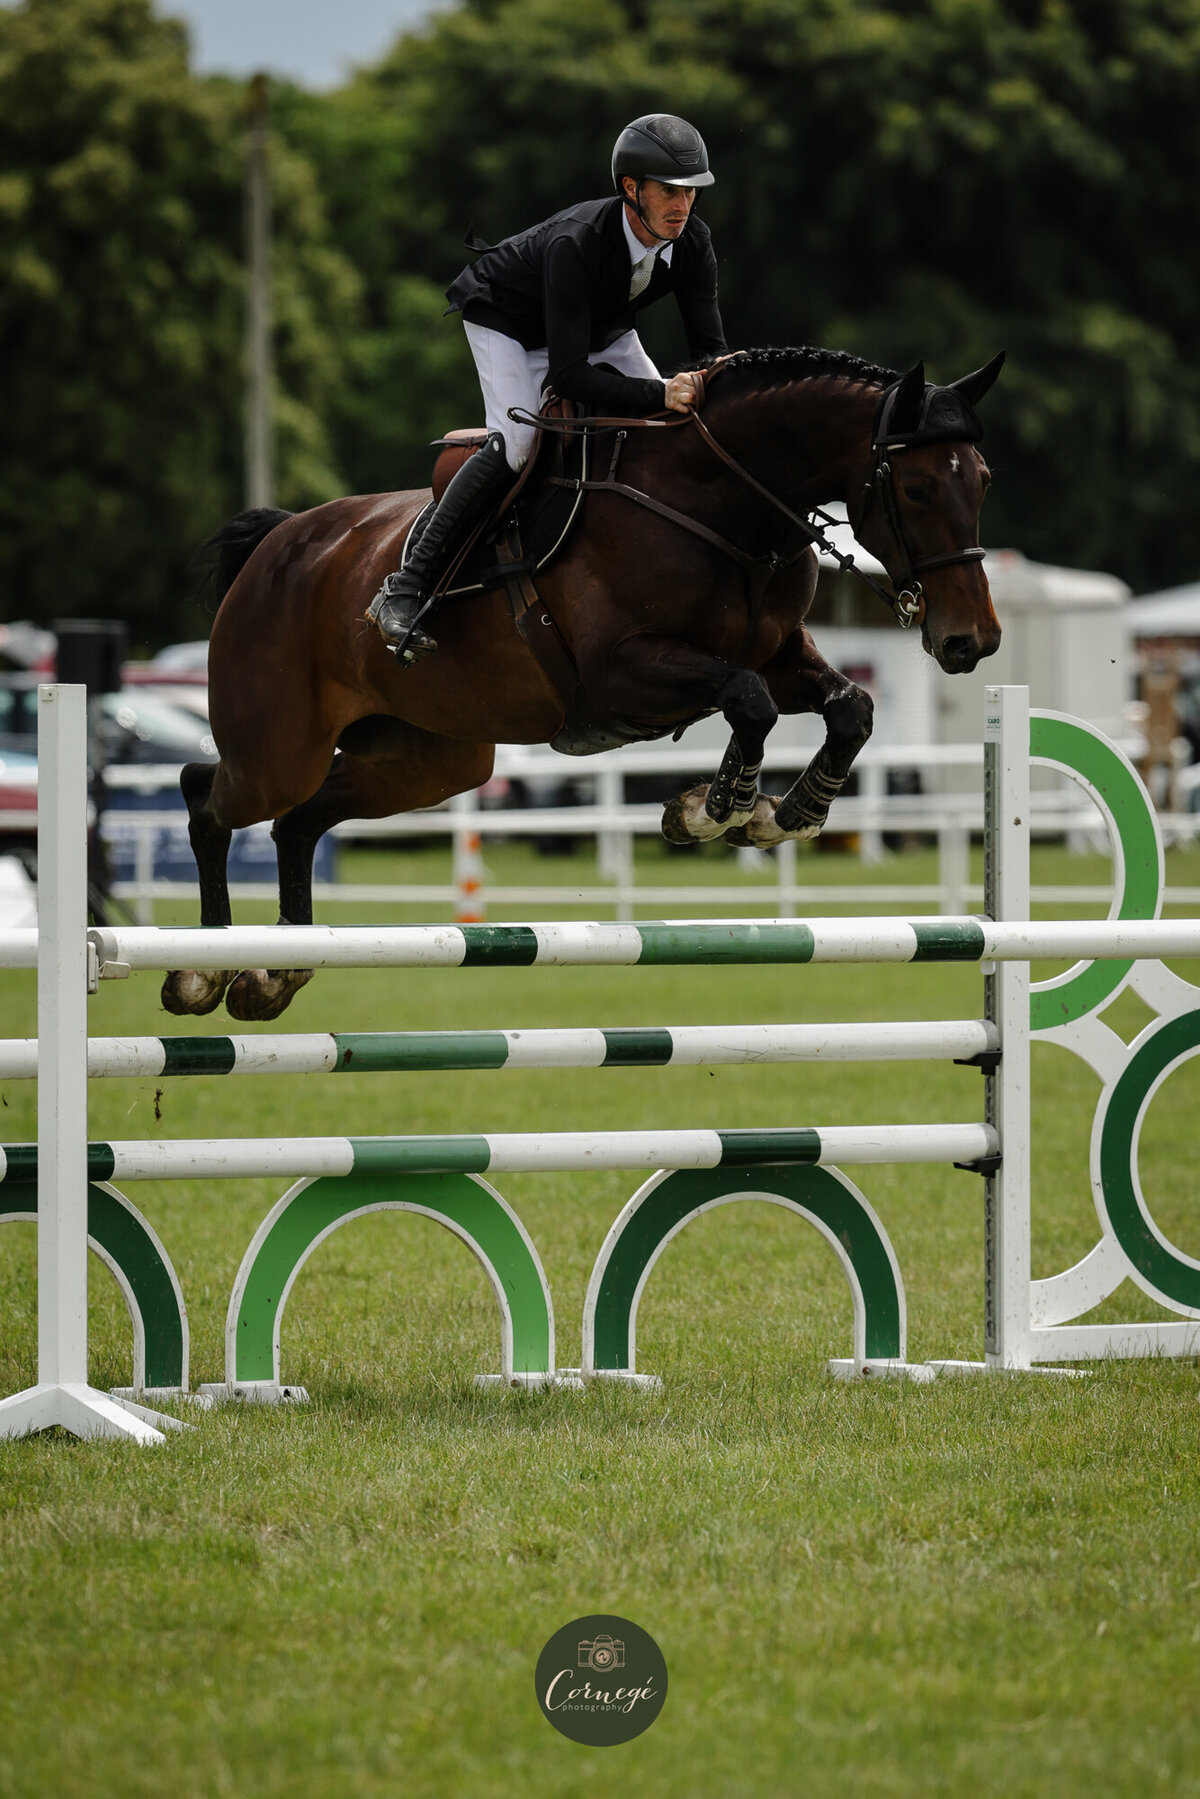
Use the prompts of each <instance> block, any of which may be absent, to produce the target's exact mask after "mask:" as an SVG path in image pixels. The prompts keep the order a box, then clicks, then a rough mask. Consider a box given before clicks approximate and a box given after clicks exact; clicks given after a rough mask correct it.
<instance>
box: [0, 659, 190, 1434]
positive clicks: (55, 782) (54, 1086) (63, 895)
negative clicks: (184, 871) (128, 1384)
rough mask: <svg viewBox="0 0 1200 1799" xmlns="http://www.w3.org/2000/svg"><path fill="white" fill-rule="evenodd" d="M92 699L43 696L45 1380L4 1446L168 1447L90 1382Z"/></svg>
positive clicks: (60, 690) (10, 1410)
mask: <svg viewBox="0 0 1200 1799" xmlns="http://www.w3.org/2000/svg"><path fill="white" fill-rule="evenodd" d="M87 994H88V938H87V689H86V688H85V687H83V686H82V685H76V684H71V685H69V686H67V685H63V684H62V683H56V684H52V685H42V686H40V687H39V688H38V1188H37V1192H38V1382H37V1385H36V1387H29V1388H27V1389H26V1391H25V1392H24V1393H17V1394H14V1395H13V1397H12V1398H11V1399H6V1400H3V1401H0V1437H23V1436H28V1435H29V1433H30V1432H31V1431H38V1430H46V1429H48V1428H49V1427H50V1426H51V1425H54V1424H60V1425H63V1426H64V1427H65V1428H66V1429H67V1430H69V1431H73V1432H74V1434H75V1435H76V1436H78V1437H132V1438H133V1439H134V1440H135V1441H136V1442H139V1443H161V1442H162V1441H163V1437H162V1432H161V1431H159V1430H156V1429H155V1428H154V1426H155V1425H156V1424H160V1423H161V1424H165V1425H167V1426H168V1427H171V1428H174V1429H181V1428H182V1426H180V1425H179V1423H178V1421H177V1420H175V1419H172V1418H165V1419H164V1418H160V1417H159V1415H158V1414H157V1413H154V1412H150V1411H147V1410H146V1409H145V1407H144V1406H137V1405H132V1404H125V1403H123V1402H121V1401H118V1400H116V1399H113V1398H111V1397H110V1396H109V1395H108V1394H107V1393H102V1392H100V1391H98V1390H97V1389H95V1388H93V1387H89V1386H88V1384H87V1254H88V1230H87V1226H88V1219H87V1207H88V1181H87V1022H88V1021H87Z"/></svg>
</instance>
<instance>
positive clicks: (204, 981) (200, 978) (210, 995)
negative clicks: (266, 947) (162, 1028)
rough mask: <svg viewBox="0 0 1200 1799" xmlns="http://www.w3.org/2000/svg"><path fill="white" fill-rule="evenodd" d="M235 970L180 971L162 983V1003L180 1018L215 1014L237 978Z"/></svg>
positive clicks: (184, 969)
mask: <svg viewBox="0 0 1200 1799" xmlns="http://www.w3.org/2000/svg"><path fill="white" fill-rule="evenodd" d="M235 972H236V971H235V970H234V969H232V968H224V969H209V970H206V971H205V972H203V973H201V971H200V970H199V969H196V968H180V969H177V970H176V971H175V973H174V974H169V975H168V976H167V978H166V980H165V981H164V982H163V984H162V995H161V997H162V1003H163V1007H164V1009H165V1010H166V1011H168V1012H173V1013H174V1014H175V1016H176V1017H177V1018H186V1017H192V1018H203V1017H204V1015H205V1014H206V1013H208V1012H215V1011H216V1009H217V1007H218V1006H219V1005H220V1003H221V1001H222V999H223V998H224V997H225V989H226V987H228V985H229V983H230V981H231V980H232V979H233V977H234V973H235Z"/></svg>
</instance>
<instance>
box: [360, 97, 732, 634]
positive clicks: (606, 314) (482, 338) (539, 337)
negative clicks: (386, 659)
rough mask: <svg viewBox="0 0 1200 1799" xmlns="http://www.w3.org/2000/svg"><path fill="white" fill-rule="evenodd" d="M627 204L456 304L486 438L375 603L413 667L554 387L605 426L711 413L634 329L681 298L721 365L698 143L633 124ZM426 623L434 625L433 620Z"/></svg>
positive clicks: (555, 228) (502, 269)
mask: <svg viewBox="0 0 1200 1799" xmlns="http://www.w3.org/2000/svg"><path fill="white" fill-rule="evenodd" d="M612 177H613V186H614V187H615V189H616V191H617V196H618V197H617V198H616V199H608V200H585V201H584V202H583V203H582V204H581V205H579V206H570V207H568V208H567V209H566V211H565V212H558V213H555V214H554V216H553V218H549V219H547V220H545V222H544V223H543V224H540V225H534V226H533V227H532V228H531V229H530V230H528V231H523V232H521V233H519V235H518V236H516V237H510V238H506V239H505V240H504V242H503V243H500V244H497V245H496V246H495V248H490V247H488V246H487V245H477V244H476V243H475V242H474V240H473V239H471V238H468V240H467V241H468V244H469V245H471V247H473V248H479V249H481V250H482V251H483V254H482V255H480V257H479V259H478V261H476V262H475V263H473V264H471V265H469V266H468V267H467V268H465V269H464V270H463V271H462V273H461V274H460V275H459V276H458V278H457V280H455V281H453V282H452V283H451V285H450V286H449V287H448V288H447V290H446V298H447V299H448V300H449V302H450V310H451V311H452V312H459V311H461V313H462V315H463V322H464V326H465V329H466V333H467V342H468V343H469V344H470V346H471V354H472V355H473V356H474V358H475V367H476V369H477V371H478V374H479V382H480V386H481V387H482V389H483V397H484V402H485V406H486V412H487V427H488V432H489V436H488V439H487V442H486V443H485V444H484V445H483V447H482V448H481V449H479V450H477V451H476V453H475V454H474V455H473V456H471V457H469V458H468V459H467V461H466V462H464V463H463V465H462V467H461V468H460V469H459V470H458V472H457V473H456V474H455V476H454V478H453V480H452V481H451V482H450V484H449V486H448V487H447V489H446V491H445V493H444V494H443V496H442V499H441V502H440V503H439V505H438V507H437V510H436V511H435V512H434V514H433V516H432V517H431V519H430V520H429V523H428V524H427V525H426V527H425V529H424V532H423V533H422V535H421V537H420V539H419V541H418V542H417V543H416V544H415V545H414V547H413V550H412V553H411V554H410V556H409V559H408V562H407V564H406V565H405V567H404V568H402V569H401V570H400V571H399V572H398V573H396V574H391V575H389V576H388V577H387V579H386V580H385V582H384V584H383V586H382V588H381V589H380V591H379V592H378V593H377V594H376V596H375V598H374V600H373V601H372V602H371V605H370V608H369V609H368V612H367V617H368V618H369V619H372V620H374V622H375V623H376V624H377V625H378V627H379V630H380V632H381V634H382V636H383V638H384V641H385V642H386V643H387V645H388V648H389V649H391V650H393V651H394V652H396V653H398V654H399V655H400V657H401V660H402V661H404V662H412V661H414V660H415V659H416V658H417V657H418V656H422V655H427V654H428V653H429V652H430V651H431V650H435V649H436V648H437V644H436V642H435V641H434V639H433V638H432V637H430V636H428V634H427V633H426V632H425V631H423V630H422V629H421V627H420V625H419V624H418V623H417V617H418V614H419V613H420V611H421V608H422V607H423V606H424V605H425V604H426V602H427V600H428V599H429V597H430V594H431V593H432V592H433V589H434V583H435V582H436V579H437V576H438V574H439V572H440V570H441V569H442V568H443V567H444V566H445V563H446V560H447V556H448V553H449V551H450V549H451V547H452V545H453V544H454V542H455V541H456V540H458V539H460V538H461V536H462V533H463V532H464V531H465V530H466V529H467V527H468V526H469V525H471V524H473V523H474V522H475V521H476V520H478V519H479V518H480V516H481V515H483V514H485V513H486V511H487V510H488V509H489V508H490V507H492V506H493V505H495V504H496V502H497V500H498V498H499V497H500V494H501V492H502V490H503V489H504V487H505V485H506V484H507V483H509V482H511V481H512V480H513V478H514V475H515V473H516V471H517V470H518V469H520V468H521V467H522V465H523V464H524V463H525V462H526V461H527V459H528V457H529V452H530V448H531V446H532V443H533V436H534V430H533V427H532V426H531V425H526V424H518V423H516V422H514V421H513V420H512V419H510V417H509V408H510V407H520V408H522V409H523V410H524V411H525V412H527V413H536V412H537V411H538V409H539V407H540V406H541V403H542V389H543V386H544V385H550V386H552V387H553V389H554V391H555V393H556V394H559V395H561V396H562V397H563V398H565V399H570V400H578V401H582V402H583V404H584V405H586V406H588V407H590V408H591V409H592V410H593V411H595V412H596V413H598V414H600V415H603V416H616V417H620V418H642V417H645V416H646V415H647V414H649V413H655V412H662V411H664V410H669V411H674V412H685V411H686V410H687V408H688V407H689V406H691V405H694V404H695V405H698V404H699V403H700V401H701V399H702V398H703V391H704V390H703V384H702V382H701V380H700V378H699V377H698V376H696V375H693V374H680V375H672V376H671V378H670V380H664V378H663V376H662V375H660V374H659V372H658V370H657V369H656V368H655V366H654V364H653V362H652V361H651V360H650V358H649V356H648V355H647V354H646V351H645V350H644V349H643V347H642V344H641V341H640V339H639V337H638V334H637V331H636V329H635V319H636V315H637V313H639V312H640V311H641V309H642V308H643V307H644V306H649V305H651V304H652V303H653V302H654V301H655V300H658V299H660V298H661V297H662V296H663V295H664V294H667V293H673V294H674V295H675V298H676V300H677V302H678V305H679V310H680V312H681V314H682V315H683V324H684V328H685V330H686V332H687V338H688V344H689V347H690V350H691V354H692V355H693V356H694V357H697V358H699V357H702V356H714V355H721V354H722V353H723V352H724V350H725V347H726V345H725V335H724V332H723V330H722V328H721V315H720V312H719V310H718V308H717V260H716V257H715V255H714V254H713V248H712V241H711V239H710V237H709V233H708V227H707V226H706V225H705V224H704V223H703V222H702V221H701V220H700V219H699V218H698V217H697V216H696V215H695V213H694V212H693V210H692V208H693V206H694V204H695V199H696V191H697V189H698V188H702V187H711V185H712V181H713V177H712V175H711V173H710V172H709V167H708V152H707V150H706V149H705V147H704V139H703V138H702V137H701V136H700V133H699V132H698V131H697V130H696V129H695V128H694V127H693V126H691V125H689V124H688V123H687V122H686V121H685V120H684V119H678V118H675V117H674V116H673V115H672V114H670V113H651V114H647V115H646V116H645V117H644V118H640V119H634V121H633V123H632V124H631V125H627V126H626V127H625V129H624V131H622V133H621V135H620V137H619V138H618V139H617V141H616V144H615V146H614V148H613V155H612ZM426 616H428V614H426Z"/></svg>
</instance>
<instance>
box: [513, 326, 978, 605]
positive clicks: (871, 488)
mask: <svg viewBox="0 0 1200 1799" xmlns="http://www.w3.org/2000/svg"><path fill="white" fill-rule="evenodd" d="M732 360H733V357H732V356H723V357H720V358H718V359H717V361H715V362H713V363H710V364H709V366H708V367H707V368H706V369H703V370H698V371H696V372H697V373H699V374H700V376H701V380H702V381H703V384H704V386H705V389H707V386H708V383H709V381H710V380H711V379H712V377H713V376H714V375H715V374H717V373H718V372H719V370H720V369H721V368H722V367H724V365H725V364H726V363H727V362H730V361H732ZM899 385H900V383H899V382H896V383H894V385H893V386H892V387H889V388H888V389H886V391H885V393H884V395H883V398H882V400H881V402H880V407H879V411H878V412H877V414H876V429H875V432H874V435H873V439H872V444H871V451H872V458H873V464H872V472H871V476H870V479H869V480H868V481H867V482H866V484H865V489H864V491H865V493H866V500H865V502H864V504H863V510H862V513H861V514H860V522H861V519H862V518H863V517H865V516H866V512H867V509H868V508H869V506H870V504H871V500H872V498H873V497H877V498H878V500H879V503H880V505H881V506H882V508H883V515H884V519H885V521H886V523H887V526H888V529H889V532H890V534H891V537H892V542H893V544H894V546H895V549H896V553H897V559H898V562H899V565H900V571H901V573H900V579H897V578H896V576H895V575H893V574H892V572H891V570H890V569H887V565H886V563H885V565H884V566H885V570H886V572H887V576H888V580H889V581H890V582H891V583H892V587H893V588H894V589H895V591H894V592H892V593H889V592H888V590H887V588H886V587H884V586H882V585H881V583H880V582H878V581H877V580H876V579H875V577H874V576H873V575H869V574H868V573H867V572H866V570H865V569H862V568H859V566H858V564H857V563H856V562H855V560H854V557H853V556H852V555H843V553H842V552H841V551H840V550H839V549H838V548H837V547H836V546H835V545H834V544H833V543H832V542H831V541H830V539H829V537H828V535H827V534H826V531H825V530H823V529H822V526H825V527H830V528H832V527H835V526H836V525H837V524H838V523H839V521H838V520H837V519H835V518H833V517H832V516H831V514H829V513H828V512H825V511H823V510H822V508H821V507H819V506H814V507H813V508H812V511H811V514H810V516H808V517H805V516H803V515H802V514H801V513H798V512H795V511H793V510H792V508H791V507H790V506H789V505H788V504H787V503H786V501H784V500H781V499H780V498H779V495H778V494H775V493H772V491H771V489H770V488H769V487H766V486H764V485H763V483H762V482H761V481H759V480H758V478H757V477H756V476H755V475H752V474H751V473H750V471H749V469H748V468H746V467H745V466H744V465H743V464H742V463H740V462H739V461H738V460H737V458H736V457H735V456H732V455H730V453H729V451H728V450H727V449H725V447H724V446H723V445H722V444H720V443H719V442H718V441H717V439H716V438H715V437H714V436H713V434H712V432H711V431H710V430H709V428H708V426H707V425H706V424H705V423H704V420H703V419H702V418H701V416H700V414H699V412H698V411H697V410H696V409H695V408H694V407H690V408H689V409H688V410H687V411H686V412H682V413H677V414H675V415H673V416H671V417H665V418H664V417H662V416H659V417H656V418H644V419H629V418H626V419H620V418H583V419H561V418H547V417H546V415H545V414H544V413H541V414H538V415H536V416H535V415H533V414H532V413H527V412H525V411H524V410H523V409H522V408H521V407H511V408H510V409H509V415H508V416H509V417H510V418H511V419H513V420H514V421H516V422H517V423H518V424H525V425H533V426H536V427H538V428H540V429H542V430H546V431H552V432H555V433H561V434H562V435H564V436H576V435H582V434H584V433H586V432H589V431H614V430H615V431H616V433H617V441H616V445H615V447H614V450H613V457H612V461H611V463H610V465H609V470H608V474H607V476H606V477H605V478H604V479H603V480H598V481H591V480H586V479H581V480H579V481H571V480H566V479H563V478H562V477H558V478H553V477H552V479H554V480H555V484H556V485H562V486H567V487H578V488H580V489H581V490H587V491H589V492H595V491H600V492H608V493H615V494H619V495H620V496H621V497H622V498H624V499H628V500H632V501H634V503H635V504H637V505H640V506H645V507H647V508H648V509H649V510H650V511H651V512H656V513H658V514H659V516H660V517H662V518H666V519H669V520H670V521H671V522H672V523H673V524H676V525H679V526H680V527H681V528H682V529H684V530H686V531H690V532H691V533H692V534H693V536H696V537H701V538H703V539H704V540H705V541H706V542H707V543H710V544H712V545H713V546H714V547H715V548H717V549H719V550H721V551H722V552H723V553H724V554H725V555H727V556H729V557H730V558H731V559H732V560H733V561H735V562H737V563H738V564H739V565H740V566H741V567H742V568H743V570H745V571H747V572H748V571H749V570H750V569H751V568H752V567H756V566H764V565H765V570H766V575H765V580H762V581H761V583H757V584H756V583H752V586H753V585H758V586H759V593H758V596H757V597H758V600H759V603H761V590H762V588H763V587H765V585H766V581H768V580H770V577H771V575H773V574H774V573H775V572H776V571H777V570H778V569H780V568H786V567H788V566H790V565H791V564H792V563H793V562H795V561H796V559H797V556H798V555H799V554H800V553H801V552H800V551H797V552H796V553H795V554H792V555H783V556H781V555H779V554H777V553H775V552H772V553H771V554H770V555H768V556H767V557H765V558H764V557H753V556H751V555H749V554H748V552H747V551H745V550H742V549H740V548H739V547H738V546H737V545H736V544H734V543H730V542H729V541H728V540H727V539H726V538H723V537H720V536H719V535H718V534H717V533H716V532H715V531H712V530H711V529H710V528H709V527H708V526H707V525H702V524H701V523H700V521H699V520H698V519H692V518H689V517H688V515H687V514H686V513H683V512H679V511H677V510H676V509H675V507H673V506H667V505H666V504H665V503H664V502H663V501H661V500H657V499H655V498H654V497H653V496H652V495H650V494H647V493H643V492H642V491H641V489H640V488H636V487H630V486H629V485H628V484H627V483H625V482H623V481H618V480H617V478H616V475H617V462H618V459H619V456H620V451H621V446H622V444H623V443H624V440H625V436H626V434H627V432H629V431H630V430H631V429H633V430H638V429H640V430H655V429H656V430H672V429H681V428H684V427H686V426H688V425H691V426H693V427H694V428H695V430H696V431H697V432H698V434H699V436H700V437H701V438H702V440H703V441H704V443H705V444H706V445H707V446H708V448H709V449H710V450H711V451H712V452H713V454H714V455H715V456H717V457H719V458H720V460H721V461H722V462H723V463H724V464H725V466H726V467H727V468H728V469H729V470H730V471H731V472H732V473H733V474H734V475H736V476H737V478H738V480H739V481H741V482H743V483H744V484H745V486H747V487H749V488H751V489H752V490H753V491H754V492H755V493H756V494H758V496H759V498H760V499H763V500H766V501H767V503H768V504H769V505H770V506H771V507H772V508H773V509H774V510H775V511H776V512H778V513H780V514H781V515H782V516H783V517H784V518H786V519H787V520H788V522H789V524H790V525H791V526H792V527H793V528H794V530H796V531H798V532H799V533H800V534H801V536H802V537H803V538H804V540H805V547H808V546H812V547H813V548H815V549H818V550H821V551H822V552H823V553H824V554H825V555H826V556H828V557H829V558H830V559H831V560H832V561H833V562H835V563H836V564H837V566H838V568H839V570H840V571H841V573H842V574H846V575H854V576H856V577H857V579H858V580H860V581H862V582H864V583H865V584H866V586H868V587H869V588H870V589H871V591H872V592H873V593H875V594H876V595H878V597H879V598H880V599H881V600H882V601H883V602H884V604H885V605H886V606H887V607H888V608H889V609H890V610H891V612H892V613H893V614H894V616H895V618H896V621H897V623H898V624H899V626H900V628H901V630H903V631H907V630H908V629H909V627H910V626H911V624H912V623H913V620H914V619H917V618H919V617H920V616H921V608H922V605H923V602H924V592H923V589H922V587H921V582H920V579H919V577H920V576H921V575H923V574H926V573H927V572H928V571H929V570H930V569H934V568H949V567H952V566H953V565H954V564H955V563H964V562H982V561H983V558H984V555H985V551H983V550H981V549H977V548H973V549H963V550H950V551H948V552H946V553H945V554H944V555H940V556H922V557H919V558H918V557H914V556H913V553H912V550H911V548H910V546H909V543H908V539H907V538H906V536H905V534H904V522H903V519H902V518H901V516H900V508H899V505H898V503H897V499H896V488H895V478H894V476H893V473H892V465H891V463H890V462H889V460H888V455H889V452H891V453H894V452H895V451H897V450H904V449H915V448H918V447H919V444H920V439H919V437H918V438H914V439H913V440H912V441H906V442H904V443H894V442H893V443H889V442H888V441H887V437H886V435H881V430H880V424H881V423H882V424H886V422H887V419H888V415H889V411H890V407H889V402H890V400H891V399H892V397H893V395H894V394H895V392H896V389H897V388H898V387H899ZM814 519H819V520H820V521H821V523H820V524H819V525H818V524H815V523H814V522H813V520H814Z"/></svg>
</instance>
